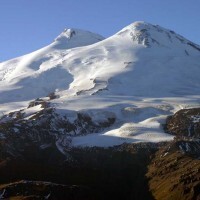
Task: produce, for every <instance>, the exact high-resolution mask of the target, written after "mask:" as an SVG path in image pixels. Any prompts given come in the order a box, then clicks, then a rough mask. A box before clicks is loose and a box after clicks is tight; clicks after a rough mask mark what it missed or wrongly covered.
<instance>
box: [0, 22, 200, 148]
mask: <svg viewBox="0 0 200 200" xmlns="http://www.w3.org/2000/svg"><path fill="white" fill-rule="evenodd" d="M86 45H87V46H86ZM199 63H200V46H198V45H196V44H194V43H192V42H191V41H189V40H187V39H185V38H183V37H182V36H180V35H178V34H176V33H175V32H173V31H171V30H167V29H165V28H162V27H160V26H158V25H152V24H149V23H145V22H135V23H133V24H131V25H129V26H127V27H125V28H124V29H122V30H121V31H119V32H118V33H116V34H115V35H113V36H111V37H109V38H107V39H104V40H103V37H101V36H99V35H97V34H93V33H90V32H87V31H81V30H78V29H67V30H65V31H64V32H63V33H61V34H60V35H59V36H58V37H57V38H56V39H55V41H54V42H53V43H52V44H50V45H49V46H47V47H44V48H43V49H41V50H38V51H36V52H33V53H31V54H28V55H25V56H22V57H19V58H16V59H13V60H10V61H7V62H4V63H1V64H0V105H1V111H3V112H8V111H11V110H14V109H19V108H22V107H24V106H26V105H27V103H28V102H29V101H30V100H32V99H34V98H38V97H44V96H46V95H48V94H49V93H50V92H55V93H56V94H57V95H58V96H59V98H57V99H55V100H52V105H53V106H54V107H55V108H57V110H58V112H60V113H62V114H63V113H65V114H66V115H67V113H68V112H69V110H71V111H77V112H79V111H81V112H86V113H88V114H89V115H90V116H91V117H92V119H94V121H96V122H97V123H98V122H100V121H102V120H103V119H104V118H106V117H108V116H110V115H112V116H114V117H115V118H116V122H115V124H114V125H113V126H112V127H110V128H108V130H105V131H103V132H101V133H95V134H90V135H86V136H78V137H74V138H73V140H72V144H73V145H84V146H111V145H117V144H121V143H123V142H148V141H149V142H158V141H164V140H171V139H172V138H173V137H172V136H170V135H168V134H165V133H163V129H162V124H163V123H164V122H165V118H166V116H168V115H170V114H172V113H173V112H174V111H176V110H178V109H181V108H184V107H195V106H199V103H200V101H199V94H200V79H199V74H200V64H199Z"/></svg>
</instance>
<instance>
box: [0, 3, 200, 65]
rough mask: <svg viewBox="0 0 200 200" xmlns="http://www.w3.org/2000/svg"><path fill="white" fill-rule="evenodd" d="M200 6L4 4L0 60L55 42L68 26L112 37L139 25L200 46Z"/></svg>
mask: <svg viewBox="0 0 200 200" xmlns="http://www.w3.org/2000/svg"><path fill="white" fill-rule="evenodd" d="M199 8H200V1H199V0H190V1H189V0H167V1H164V0H1V1H0V26H1V27H0V47H1V48H0V62H1V61H5V60H7V59H11V58H14V57H17V56H20V55H23V54H26V53H30V52H32V51H34V50H37V49H39V48H41V47H43V46H45V45H47V44H49V43H51V42H52V41H53V39H54V38H55V37H56V36H57V35H59V34H60V33H61V32H62V31H63V30H64V29H65V28H80V29H85V30H89V31H92V32H96V33H99V34H101V35H103V36H105V37H108V36H110V35H112V34H114V33H116V32H117V31H119V30H120V29H122V28H123V27H125V26H127V25H129V24H130V23H132V22H134V21H146V22H149V23H153V24H159V25H161V26H163V27H165V28H169V29H172V30H174V31H175V32H177V33H179V34H181V35H183V36H185V37H186V38H188V39H190V40H192V41H193V42H195V43H197V44H200V12H199Z"/></svg>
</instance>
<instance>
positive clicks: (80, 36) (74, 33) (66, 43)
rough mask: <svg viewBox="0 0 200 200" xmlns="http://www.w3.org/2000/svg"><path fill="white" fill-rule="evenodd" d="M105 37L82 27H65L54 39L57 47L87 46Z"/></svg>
mask: <svg viewBox="0 0 200 200" xmlns="http://www.w3.org/2000/svg"><path fill="white" fill-rule="evenodd" d="M103 39H104V37H102V36H100V35H98V34H95V33H91V32H89V31H84V30H80V29H74V28H72V29H65V30H64V31H63V32H62V33H61V34H60V35H59V36H58V37H57V38H56V39H55V40H54V41H55V43H56V47H57V48H65V49H66V48H68V49H69V48H74V47H80V46H86V45H89V44H93V43H96V42H99V41H101V40H103Z"/></svg>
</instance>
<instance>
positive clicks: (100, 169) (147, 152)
mask: <svg viewBox="0 0 200 200" xmlns="http://www.w3.org/2000/svg"><path fill="white" fill-rule="evenodd" d="M30 106H31V105H30ZM43 106H44V107H45V109H44V110H43V111H42V112H39V114H38V115H37V116H35V115H34V116H32V118H29V119H28V120H29V123H27V119H24V116H22V115H21V114H22V113H23V112H18V114H17V113H10V114H9V115H5V116H3V117H2V118H1V124H0V133H1V135H0V199H137V200H138V199H160V200H161V199H162V200H165V199H166V200H169V199H170V200H173V199H174V200H177V199H181V200H182V199H183V200H184V199H200V140H199V135H200V131H199V127H200V109H199V108H194V109H183V110H180V111H178V112H177V113H175V114H174V115H173V116H170V117H169V118H168V119H167V123H166V125H165V126H164V129H165V130H166V132H168V133H170V134H173V135H175V136H176V138H175V140H174V141H171V142H163V143H139V144H123V145H120V146H115V147H110V148H97V147H92V148H74V147H71V146H70V139H69V141H65V146H67V145H66V144H69V145H68V148H61V147H62V145H64V143H63V141H62V142H60V144H57V143H56V142H55V141H58V137H60V138H62V134H63V130H65V131H66V130H70V131H69V132H70V133H71V134H72V132H74V133H79V134H85V132H84V130H86V129H85V127H87V128H88V129H94V130H95V129H98V128H105V127H107V126H109V125H110V124H112V123H114V119H109V120H108V121H107V123H106V122H105V123H104V126H102V127H97V126H96V125H94V124H92V121H91V119H89V118H87V117H85V116H83V115H79V118H77V123H76V124H75V125H74V124H73V125H72V124H70V123H69V122H67V121H65V120H64V119H62V120H61V119H60V118H59V120H58V121H56V120H55V119H58V118H56V115H55V113H54V114H52V113H53V110H52V109H51V108H49V107H48V105H47V104H46V103H44V102H43ZM13 116H15V117H13ZM44 116H45V118H44ZM8 119H11V120H8ZM25 120H26V123H25ZM53 121H54V123H55V124H54V125H56V129H57V130H58V132H57V134H52V132H51V130H52V129H51V127H50V126H49V124H51V123H49V122H53ZM58 122H59V123H58ZM54 127H55V126H54ZM70 128H71V129H70ZM77 130H78V131H79V132H78V131H77ZM2 132H3V133H4V134H2ZM18 132H19V133H18ZM54 132H55V131H54ZM55 139H56V140H55ZM60 141H61V140H60ZM44 142H45V145H44ZM58 147H60V148H58Z"/></svg>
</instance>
